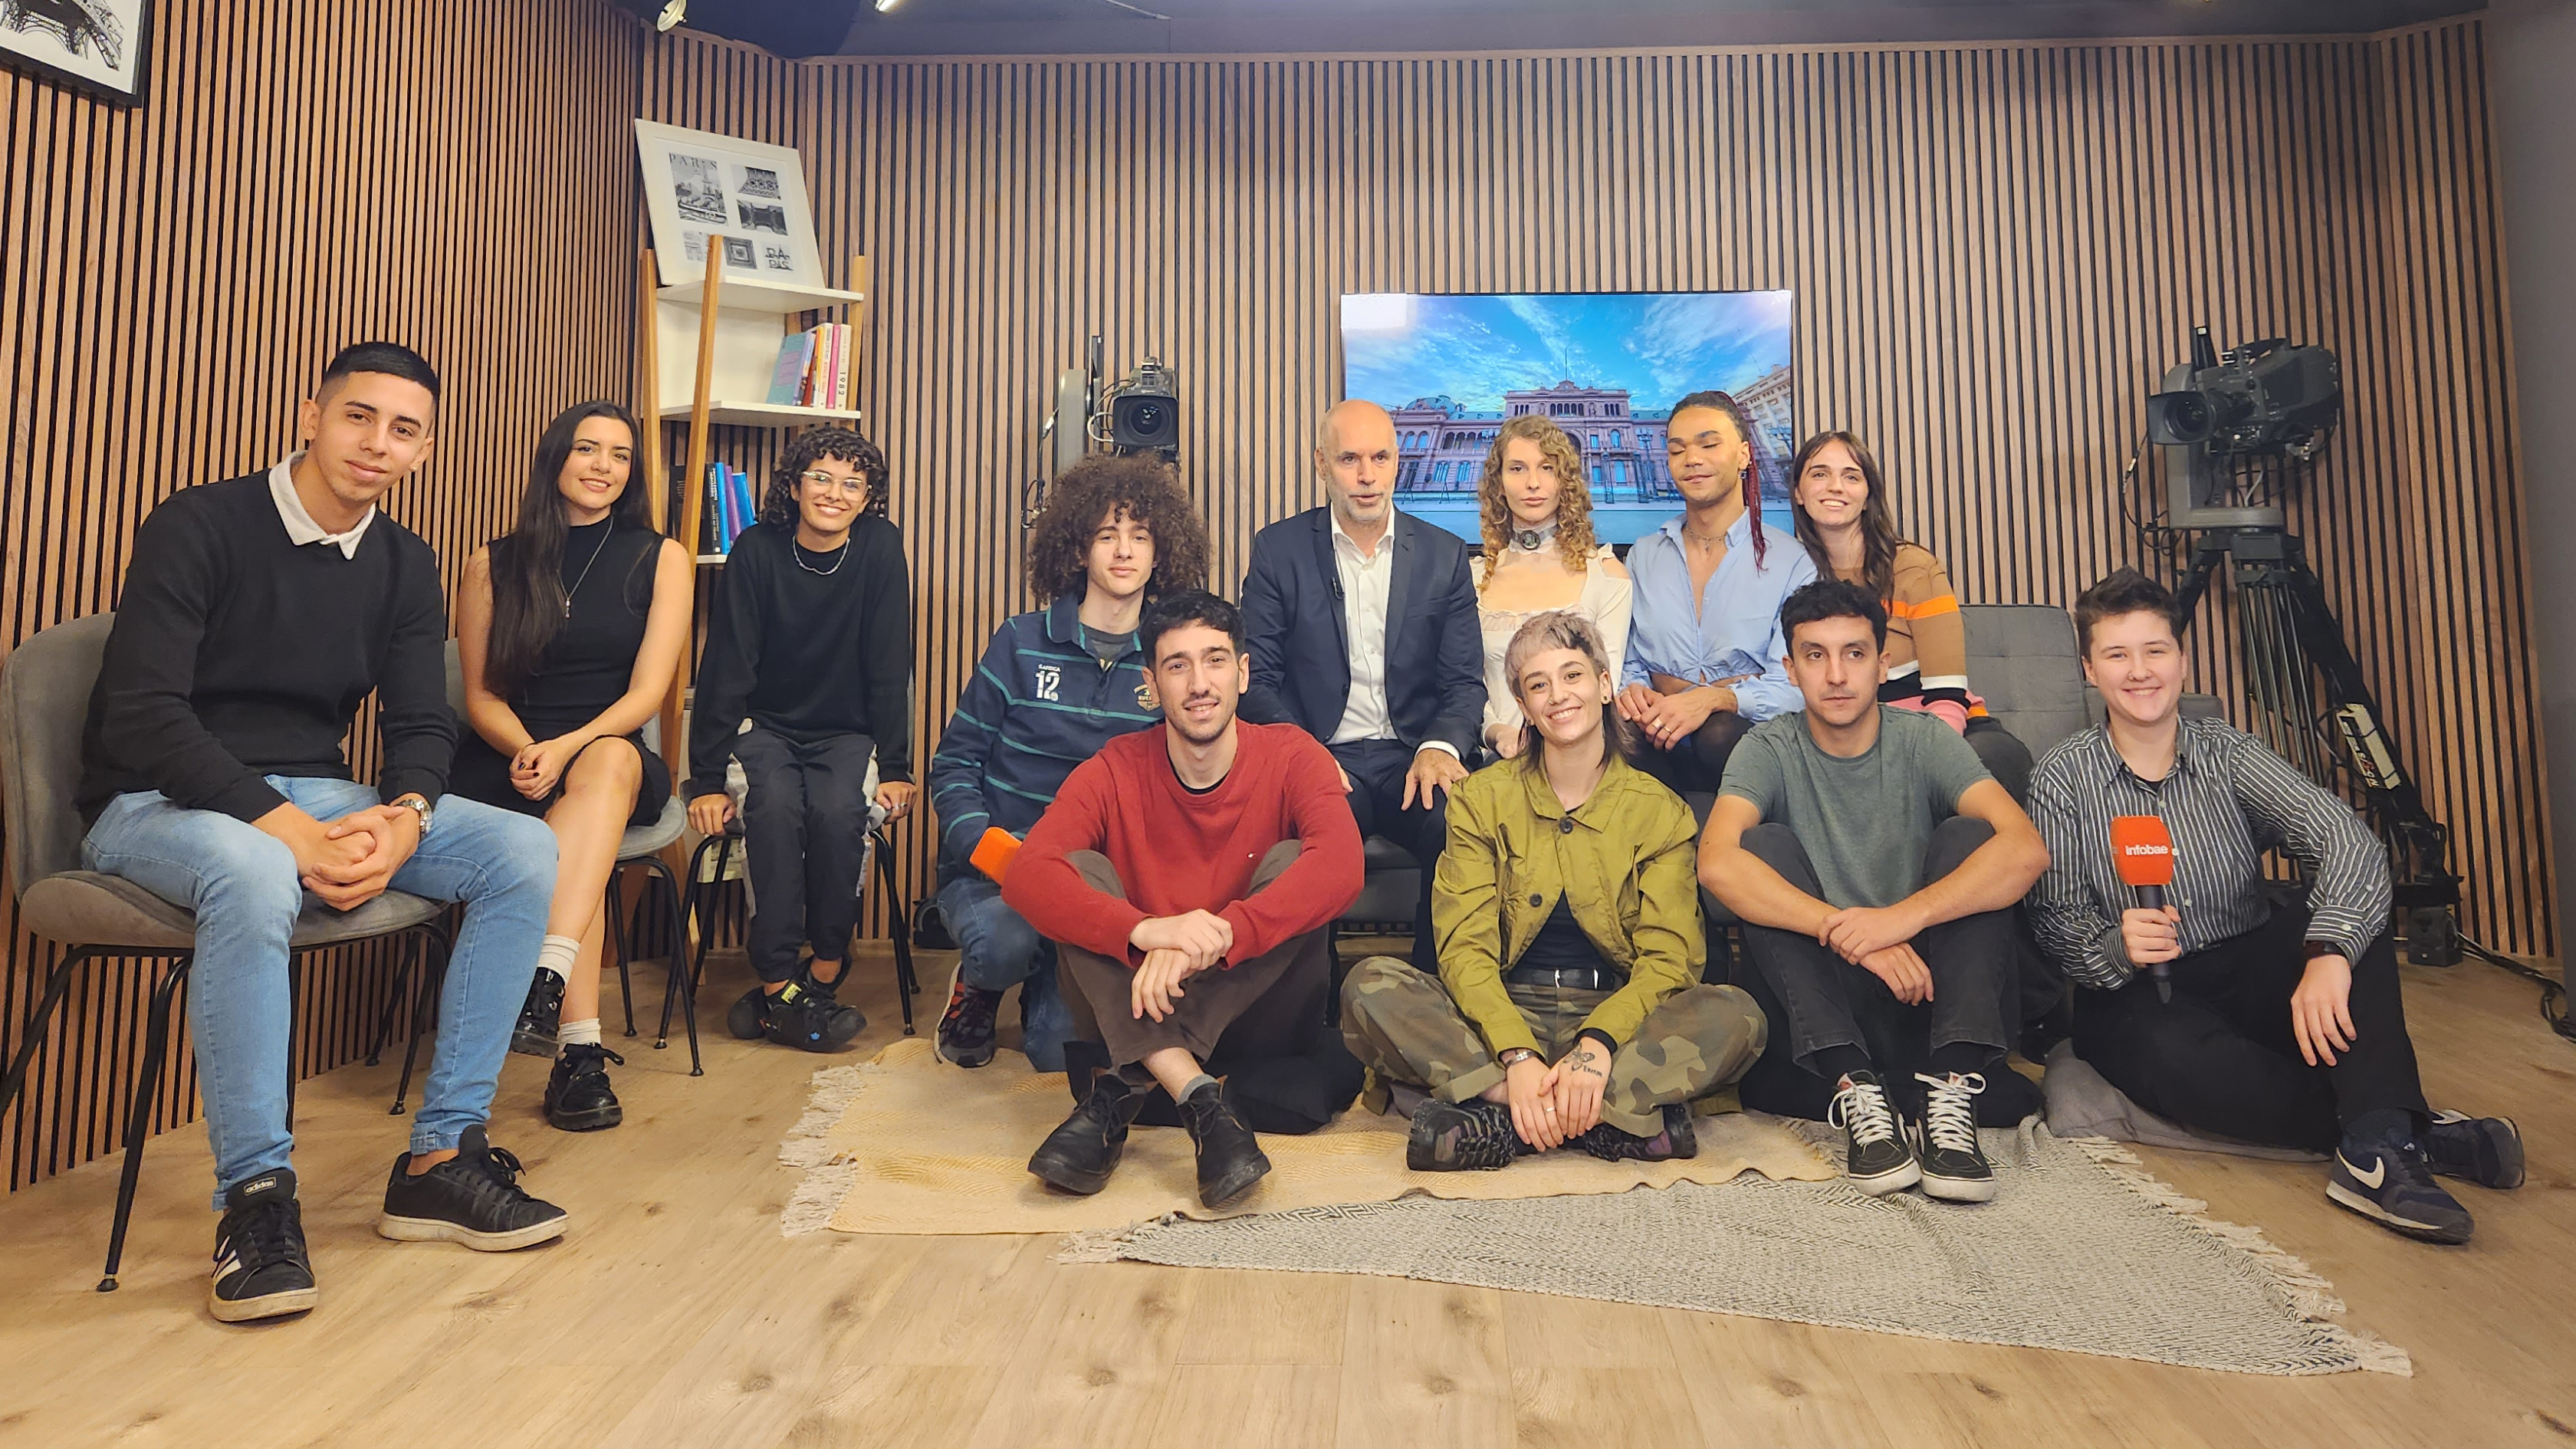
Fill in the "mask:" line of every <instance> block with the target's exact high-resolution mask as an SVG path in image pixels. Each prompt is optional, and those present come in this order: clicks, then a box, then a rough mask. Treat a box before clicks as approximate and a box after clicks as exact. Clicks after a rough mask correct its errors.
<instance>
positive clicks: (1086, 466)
mask: <svg viewBox="0 0 2576 1449" xmlns="http://www.w3.org/2000/svg"><path fill="white" fill-rule="evenodd" d="M1207 556H1208V551H1207V525H1206V524H1205V523H1203V522H1201V521H1200V519H1199V512H1198V509H1197V507H1196V506H1195V505H1193V504H1192V503H1191V502H1190V496H1189V494H1187V493H1186V492H1183V491H1182V489H1181V485H1180V483H1179V481H1178V480H1176V479H1175V478H1174V477H1173V476H1172V471H1171V469H1170V468H1169V467H1168V466H1167V465H1165V464H1164V463H1163V462H1162V461H1161V460H1159V459H1157V458H1153V457H1148V456H1136V457H1124V458H1118V457H1110V456H1107V455H1105V454H1104V455H1101V456H1097V457H1092V458H1087V459H1085V460H1084V461H1082V462H1080V463H1078V464H1076V465H1074V466H1073V467H1072V468H1071V469H1069V470H1067V471H1066V473H1065V475H1064V476H1063V477H1062V478H1060V479H1058V480H1057V481H1056V483H1055V485H1054V487H1053V488H1052V489H1050V490H1049V492H1048V495H1047V503H1046V508H1045V510H1044V511H1042V512H1041V513H1040V514H1039V515H1038V521H1037V524H1036V526H1035V527H1034V528H1033V529H1032V530H1031V531H1030V534H1029V548H1028V576H1029V588H1030V590H1031V591H1032V592H1034V593H1035V594H1036V595H1037V596H1038V598H1039V600H1040V601H1041V602H1042V603H1044V604H1045V605H1046V607H1044V608H1042V609H1035V610H1032V611H1030V612H1028V613H1025V614H1018V615H1014V616H1013V617H1011V618H1009V619H1006V620H1004V621H1003V623H1002V627H1001V628H1000V629H998V630H995V631H994V634H993V642H992V643H991V645H989V646H988V647H986V649H985V650H984V657H983V659H982V660H980V661H979V662H978V663H977V664H976V666H975V674H974V677H973V678H971V679H969V680H968V681H967V682H966V691H965V693H964V694H963V695H961V696H960V697H959V698H958V701H957V712H956V713H955V714H954V715H952V716H950V717H949V721H948V728H947V730H946V732H944V733H943V734H942V735H941V736H940V738H939V753H938V754H937V755H935V756H933V757H932V759H931V762H930V803H931V806H932V808H934V809H936V810H937V811H938V812H939V911H940V914H941V916H942V917H944V918H945V919H946V921H947V923H948V929H949V932H950V934H951V935H953V936H955V937H956V939H957V946H958V960H957V974H956V976H955V978H954V979H953V980H952V981H951V982H950V983H949V987H948V1009H947V1010H946V1011H945V1012H943V1013H942V1014H941V1016H940V1018H939V1033H938V1043H939V1054H940V1055H941V1056H943V1057H946V1058H947V1059H948V1060H950V1061H952V1062H955V1063H956V1064H957V1065H959V1066H961V1067H980V1066H983V1065H984V1064H985V1063H987V1062H990V1061H991V1060H992V1059H993V1038H994V1035H995V1026H996V1022H995V1018H996V1016H997V1015H998V1014H999V1012H1000V1009H1001V1002H1002V997H1003V995H1004V994H1005V993H1006V992H1008V991H1009V990H1010V989H1011V988H1012V987H1014V986H1017V987H1019V988H1020V1028H1021V1029H1020V1049H1021V1050H1022V1051H1024V1052H1026V1053H1027V1054H1028V1058H1029V1063H1030V1065H1032V1066H1034V1067H1036V1068H1037V1069H1038V1070H1039V1071H1042V1072H1060V1071H1063V1070H1064V1044H1065V1040H1066V1038H1067V1037H1068V1036H1069V1035H1070V1034H1071V1033H1072V1031H1073V1018H1072V1015H1071V1013H1070V1012H1069V1011H1068V1010H1067V1009H1066V1007H1065V1005H1064V1001H1063V998H1062V997H1061V996H1060V995H1059V994H1058V992H1057V990H1056V960H1055V947H1054V946H1053V944H1052V943H1050V942H1048V941H1046V940H1045V939H1043V938H1041V937H1040V936H1039V935H1038V933H1037V931H1036V930H1035V929H1034V928H1032V927H1031V926H1030V925H1029V923H1028V922H1027V921H1026V920H1024V919H1022V918H1021V916H1020V913H1019V912H1018V911H1015V910H1013V909H1012V908H1011V907H1010V906H1009V905H1008V904H1006V903H1005V902H1004V901H1003V900H1002V887H1001V884H1000V882H998V881H996V880H994V879H992V878H991V877H989V876H987V875H985V874H984V872H983V870H982V869H980V868H979V867H978V866H977V865H976V864H975V861H974V858H973V857H974V854H975V846H976V844H977V842H979V841H981V840H982V839H983V838H984V832H986V831H987V830H1001V831H1004V832H1006V833H1008V834H1011V835H1015V836H1025V835H1027V834H1028V831H1029V827H1030V826H1032V825H1035V824H1036V823H1037V821H1038V817H1039V816H1040V815H1042V814H1044V813H1046V807H1047V805H1048V804H1049V803H1050V802H1052V801H1053V800H1054V799H1055V795H1056V791H1057V790H1059V789H1061V788H1062V787H1063V785H1064V778H1065V776H1066V775H1068V774H1071V773H1072V771H1073V767H1074V766H1076V765H1079V764H1081V763H1082V762H1083V761H1085V760H1088V759H1090V758H1091V757H1092V756H1093V755H1095V754H1098V753H1099V752H1100V747H1101V746H1102V745H1105V744H1107V743H1108V742H1109V741H1110V740H1112V739H1114V738H1116V737H1117V736H1119V735H1123V734H1127V733H1130V732H1132V731H1134V730H1137V729H1140V728H1142V727H1144V726H1146V725H1149V724H1152V723H1154V722H1156V721H1158V720H1160V719H1161V718H1162V717H1163V716H1162V711H1161V710H1160V708H1158V707H1157V705H1156V704H1155V702H1154V691H1153V685H1152V681H1151V679H1150V678H1149V676H1148V673H1147V670H1146V668H1145V654H1144V651H1143V650H1142V649H1141V648H1139V647H1138V646H1137V642H1136V621H1137V619H1138V618H1139V617H1140V616H1141V615H1142V614H1143V612H1144V608H1145V603H1146V601H1147V600H1148V599H1150V598H1153V597H1155V596H1157V595H1161V594H1168V593H1180V592H1184V591H1187V590H1191V589H1196V588H1200V587H1202V586H1203V585H1204V584H1205V583H1206V581H1207Z"/></svg>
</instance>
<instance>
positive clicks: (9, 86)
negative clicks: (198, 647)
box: [0, 0, 643, 1188]
mask: <svg viewBox="0 0 2576 1449" xmlns="http://www.w3.org/2000/svg"><path fill="white" fill-rule="evenodd" d="M153 10H154V23H155V25H156V27H157V28H158V31H159V33H158V34H156V35H155V36H154V37H153V39H152V49H151V54H152V60H153V69H154V71H155V74H154V76H153V79H152V87H151V94H150V96H149V98H148V99H147V100H146V101H145V103H144V104H143V106H142V107H141V108H140V109H137V110H130V111H119V110H116V109H113V108H110V107H106V106H102V105H100V104H98V103H96V102H93V101H90V100H86V99H83V98H81V97H78V96H75V95H71V94H68V93H66V92H64V91H61V90H58V89H56V88H54V87H51V86H48V85H44V84H42V83H39V82H37V81H34V80H32V79H29V78H27V77H25V76H21V75H19V74H16V73H14V72H0V155H5V158H6V170H5V172H0V438H5V439H6V440H7V458H8V461H9V466H8V469H7V472H8V477H9V483H8V486H7V487H6V488H5V489H0V644H7V645H12V646H14V645H15V644H16V642H17V641H19V640H21V639H24V638H26V637H27V636H28V635H30V634H33V633H35V632H36V631H38V630H40V629H43V628H45V627H47V626H49V625H52V624H55V623H58V622H61V621H63V620H66V619H72V618H76V617H79V616H81V615H83V614H88V613H93V612H96V611H97V610H100V609H104V608H111V607H114V605H115V601H116V593H117V584H118V579H119V576H120V574H121V572H122V568H123V564H124V559H125V555H126V549H127V545H128V542H129V540H130V539H131V537H132V534H133V530H134V526H135V524H136V522H137V521H138V520H140V519H141V518H142V516H143V515H144V514H145V513H147V512H149V511H150V509H151V508H152V506H153V504H154V503H155V502H157V501H158V500H160V499H162V498H164V497H167V496H168V495H169V494H170V493H171V492H173V491H174V490H176V489H179V488H182V487H186V486H188V485H190V484H193V483H200V482H206V481H210V480H213V479H218V478H226V477H231V476H234V475H237V474H241V473H245V472H249V471H252V470H254V469H258V468H264V467H266V466H267V465H268V464H269V463H271V462H274V461H275V460H276V459H277V458H279V457H280V456H282V455H283V454H284V453H286V452H287V451H289V450H290V449H291V448H292V446H293V440H294V427H295V403H296V400H297V399H299V398H302V397H304V396H306V395H308V393H309V392H310V390H311V388H312V384H313V380H314V378H315V376H316V375H317V374H318V373H319V372H320V370H321V367H322V364H323V362H324V361H325V360H326V359H327V358H328V357H329V355H330V354H331V353H332V352H333V351H334V350H336V349H337V348H339V347H340V346H342V345H344V344H346V343H349V342H352V341H357V340H360V339H363V338H367V337H372V336H380V337H387V338H392V339H395V340H398V341H402V342H406V343H409V344H411V345H413V346H415V347H418V348H419V349H421V350H422V351H423V352H424V353H426V354H427V355H428V357H429V358H430V359H431V361H432V362H434V363H435V364H437V365H438V367H439V368H440V370H441V373H442V375H443V377H444V380H445V383H446V388H445V398H444V405H443V407H442V412H441V416H440V418H439V421H438V451H437V453H436V455H435V456H434V458H433V460H432V461H431V462H430V463H429V464H428V465H427V467H426V468H425V469H424V470H423V471H422V472H421V473H420V474H419V475H418V476H416V477H414V478H413V479H411V480H410V481H408V482H406V483H404V484H403V485H402V486H401V488H400V489H399V491H397V492H396V493H395V494H394V495H393V497H392V498H391V499H390V501H389V504H388V511H389V512H390V513H391V514H392V515H393V516H394V517H396V518H398V519H400V520H401V521H402V522H403V523H405V524H407V525H408V526H410V527H411V528H413V529H415V530H417V531H418V532H420V533H421V534H422V535H423V536H425V537H426V538H428V539H429V541H430V542H431V544H433V545H434V546H435V547H436V548H437V549H438V551H439V554H440V556H441V557H442V558H443V559H444V560H446V562H447V563H448V565H449V567H450V568H451V569H452V568H454V567H455V566H456V565H457V564H458V563H460V562H461V561H462V560H463V558H464V557H465V555H466V554H467V553H468V552H470V551H471V550H472V548H473V547H474V546H476V545H478V544H480V543H481V542H482V541H484V540H485V539H487V538H489V537H490V536H491V535H492V534H493V533H495V532H497V531H499V529H500V528H501V527H503V526H505V525H506V520H507V518H508V516H509V512H510V510H511V509H512V508H514V507H515V505H516V502H517V498H518V494H519V490H520V489H521V488H522V487H523V486H524V480H525V477H526V469H527V462H526V460H527V457H528V453H529V450H530V448H531V447H532V446H533V444H534V442H535V439H536V434H537V431H538V430H539V428H541V427H542V426H543V424H544V422H545V420H546V418H547V417H549V416H550V415H551V414H552V413H553V412H554V411H555V410H556V409H558V408H560V407H562V406H564V405H566V404H568V403H571V402H575V401H578V400H580V399H582V398H586V397H594V396H610V397H618V398H624V397H626V396H627V395H628V392H629V384H630V378H631V374H632V371H633V368H632V366H631V364H630V362H629V356H630V353H631V351H632V348H633V342H634V315H633V314H634V303H633V301H632V295H633V292H634V261H633V251H632V247H633V245H634V237H635V234H636V233H635V220H634V218H635V214H636V192H635V183H634V176H635V161H634V154H635V153H634V141H633V134H632V132H631V130H630V129H629V121H630V120H631V118H632V116H633V111H634V106H633V100H634V96H635V94H636V91H637V88H638V84H639V79H640V69H639V67H640V62H641V57H642V54H643V42H642V40H641V33H640V31H639V29H638V28H637V27H635V26H633V25H631V24H630V23H628V22H626V21H624V20H622V19H619V18H617V17H616V16H615V15H614V14H613V13H611V12H610V11H608V9H607V8H606V7H605V6H602V5H599V4H597V3H595V0H517V3H512V4H508V5H491V6H472V7H458V6H455V5H448V4H438V3H432V0H349V3H343V4H335V5H329V6H316V5H311V4H306V3H300V0H233V3H227V4H224V5H219V6H216V5H191V4H167V3H165V4H161V5H156V6H154V7H153ZM469 11H470V12H471V14H470V16H469V14H468V12H469ZM369 736H370V732H369V731H367V730H366V729H364V728H362V729H361V730H360V731H359V741H360V744H361V747H362V748H361V765H362V767H365V766H366V765H367V763H368V762H367V761H366V759H365V758H364V757H365V755H366V754H368V753H371V748H370V747H371V746H372V740H371V738H370V737H369ZM7 909H8V908H7V907H6V906H0V912H5V911H6V910H7ZM0 941H5V942H6V943H7V950H8V957H7V964H6V968H5V971H4V972H0V1047H5V1048H6V1049H7V1050H8V1051H14V1050H15V1049H16V1047H17V1039H16V1038H17V1033H18V1032H19V1030H20V1022H21V1020H22V1018H23V1016H24V1013H25V1011H26V1009H27V1005H28V1000H29V997H30V994H31V993H32V992H35V991H38V990H41V987H42V983H43V981H44V978H45V973H47V972H48V971H49V970H50V969H51V968H52V966H53V964H54V962H55V961H56V959H58V953H57V951H56V950H55V948H53V947H51V946H49V945H45V944H42V943H39V942H37V941H35V940H33V939H32V938H30V937H28V936H27V935H25V934H24V933H22V932H20V931H19V930H18V929H17V926H16V922H15V921H14V920H13V919H10V918H9V917H7V916H6V915H0ZM391 969H392V958H391V954H390V953H388V952H385V951H381V950H372V949H371V950H362V951H356V952H340V953H333V954H331V955H326V956H319V957H315V958H313V959H312V960H310V961H308V962H307V964H306V968H305V972H304V983H303V992H302V996H303V999H302V1001H301V1002H300V1003H299V1013H300V1016H301V1019H302V1022H303V1028H302V1035H301V1042H300V1047H301V1050H300V1057H301V1060H300V1061H299V1063H298V1070H299V1072H312V1071H320V1070H324V1069H327V1068H329V1067H331V1066H335V1065H338V1064H339V1063H341V1062H345V1061H348V1060H350V1059H352V1058H353V1057H355V1056H357V1055H359V1054H360V1053H362V1052H363V1051H364V1050H365V1048H366V1040H367V1037H368V1036H369V1035H370V1034H371V1031H372V1028H373V1026H374V1024H375V1021H376V1014H377V1011H378V1010H379V1009H380V1008H381V1005H382V1002H383V1000H384V991H385V988H386V985H387V979H388V977H389V975H390V972H391ZM86 976H87V981H86V982H85V984H84V985H82V986H81V987H79V988H78V989H77V990H76V992H75V994H74V996H73V997H72V998H71V1000H70V1001H69V1002H68V1003H67V1004H66V1010H67V1015H68V1018H69V1019H70V1020H71V1021H73V1022H76V1023H78V1024H79V1025H78V1026H76V1027H75V1028H73V1029H71V1030H68V1031H66V1030H64V1029H62V1028H60V1027H58V1028H57V1029H56V1031H55V1032H54V1033H53V1040H52V1043H51V1045H49V1046H48V1048H47V1050H46V1054H45V1056H44V1058H43V1059H42V1060H41V1062H40V1064H39V1066H38V1068H37V1071H36V1073H35V1075H34V1076H33V1077H32V1078H31V1081H30V1085H29V1090H28V1092H27V1094H26V1096H25V1097H24V1098H23V1099H22V1100H21V1101H19V1102H17V1103H15V1104H13V1105H12V1106H11V1108H10V1110H9V1112H8V1114H7V1115H6V1118H5V1119H0V1159H5V1161H6V1164H7V1177H8V1182H9V1185H10V1186H11V1187H12V1188H15V1187H16V1186H18V1185H20V1184H21V1183H24V1182H27V1181H29V1180H31V1179H34V1178H38V1177H43V1176H46V1175H49V1174H51V1173H53V1172H56V1171H60V1170H61V1169H63V1168H65V1167H67V1166H70V1165H72V1164H74V1163H77V1162H80V1161H83V1160H85V1159H87V1158H89V1157H91V1156H93V1155H96V1154H97V1153H99V1152H102V1151H107V1150H112V1149H113V1146H114V1138H115V1128H116V1124H117V1122H118V1121H119V1119H120V1118H121V1115H122V1112H123V1107H124V1104H125V1102H126V1101H127V1100H128V1097H129V1094H130V1093H131V1091H132V1080H133V1070H134V1060H135V1057H136V1055H137V1053H138V1050H139V1045H140V1037H141V1032H140V1030H139V1028H140V1023H141V1019H142V1012H141V1007H142V1003H143V1000H144V998H145V996H146V995H147V994H148V992H149V990H150V987H151V983H152V980H153V979H154V968H153V967H152V966H151V965H150V964H148V963H141V962H115V963H106V964H103V965H94V966H92V967H90V968H89V969H88V971H87V973H86ZM174 1059H175V1061H176V1063H177V1065H176V1067H175V1068H174V1069H173V1070H172V1071H171V1072H170V1073H169V1074H168V1076H167V1078H166V1080H165V1081H164V1083H163V1084H162V1089H161V1094H160V1095H161V1111H160V1116H161V1124H162V1125H170V1124H173V1123H177V1122H181V1121H185V1120H188V1119H189V1118H191V1117H192V1116H193V1115H194V1112H195V1101H194V1098H195V1072H194V1069H193V1066H192V1065H191V1063H190V1055H189V1051H188V1047H187V1045H186V1042H185V1040H184V1039H182V1040H180V1041H179V1042H178V1043H177V1044H176V1045H175V1047H174ZM387 1150H388V1151H391V1150H392V1149H391V1148H390V1147H389V1148H388V1149H387Z"/></svg>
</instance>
